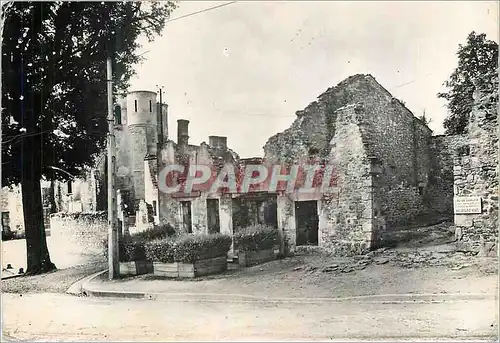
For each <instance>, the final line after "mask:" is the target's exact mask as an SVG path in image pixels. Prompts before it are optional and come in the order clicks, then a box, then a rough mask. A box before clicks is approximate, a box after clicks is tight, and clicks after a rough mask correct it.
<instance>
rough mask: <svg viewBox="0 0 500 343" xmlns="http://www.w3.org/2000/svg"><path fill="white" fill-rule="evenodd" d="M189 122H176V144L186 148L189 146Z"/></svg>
mask: <svg viewBox="0 0 500 343" xmlns="http://www.w3.org/2000/svg"><path fill="white" fill-rule="evenodd" d="M188 127H189V120H186V119H179V120H177V144H178V145H180V146H184V147H187V146H188V144H189V128H188Z"/></svg>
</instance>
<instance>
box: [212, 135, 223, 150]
mask: <svg viewBox="0 0 500 343" xmlns="http://www.w3.org/2000/svg"><path fill="white" fill-rule="evenodd" d="M208 145H210V147H211V148H215V149H221V150H226V149H227V137H222V136H209V137H208Z"/></svg>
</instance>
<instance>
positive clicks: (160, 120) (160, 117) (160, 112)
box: [156, 85, 163, 154]
mask: <svg viewBox="0 0 500 343" xmlns="http://www.w3.org/2000/svg"><path fill="white" fill-rule="evenodd" d="M156 87H157V88H159V89H160V106H158V125H159V130H158V154H160V153H161V148H162V147H163V99H162V96H163V86H158V85H156Z"/></svg>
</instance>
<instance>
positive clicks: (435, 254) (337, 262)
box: [294, 247, 493, 275]
mask: <svg viewBox="0 0 500 343" xmlns="http://www.w3.org/2000/svg"><path fill="white" fill-rule="evenodd" d="M325 262H326V261H323V264H321V265H319V264H318V265H307V266H299V267H296V268H295V269H294V270H295V271H299V270H303V271H304V272H305V273H306V274H314V273H330V274H333V275H339V274H344V273H351V272H354V271H357V270H363V269H365V268H367V267H368V266H370V265H388V266H397V267H401V268H423V267H424V268H425V267H438V266H442V267H445V268H450V269H452V270H458V269H462V268H467V267H470V266H472V265H474V264H476V262H477V258H476V257H475V256H473V255H472V254H470V253H462V252H457V251H455V250H454V249H451V248H447V247H444V248H442V249H441V250H439V249H429V250H424V249H418V250H417V249H412V250H409V249H388V248H382V249H378V250H375V251H371V252H370V253H368V254H366V255H359V256H354V257H352V258H344V259H332V260H331V261H330V262H331V263H325ZM492 263H493V262H492Z"/></svg>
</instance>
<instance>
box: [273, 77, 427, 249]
mask: <svg viewBox="0 0 500 343" xmlns="http://www.w3.org/2000/svg"><path fill="white" fill-rule="evenodd" d="M296 114H297V118H296V119H295V121H294V122H293V123H292V125H291V126H290V128H289V129H287V130H285V131H284V132H282V133H279V134H277V135H275V136H273V137H271V138H270V139H269V140H268V142H267V143H266V145H265V147H264V151H265V160H267V161H270V162H276V161H285V162H295V163H297V162H299V163H300V162H301V161H303V160H304V159H305V158H307V157H309V156H310V155H312V154H314V153H318V154H319V156H320V157H321V158H323V159H327V160H329V163H331V164H333V165H334V167H335V168H336V173H338V174H339V176H340V178H339V179H338V190H339V192H338V194H337V198H336V199H334V200H332V199H331V197H330V196H326V197H324V199H320V203H319V208H320V209H321V211H320V212H321V213H319V218H320V231H321V233H320V240H319V242H320V243H319V244H320V245H324V247H327V246H329V250H353V251H361V250H363V249H366V248H368V247H370V246H373V245H374V243H375V242H376V241H377V240H378V237H379V235H380V232H381V231H384V230H387V229H394V228H397V227H400V226H402V225H406V224H408V223H409V222H411V221H414V220H415V219H416V218H418V217H421V216H422V215H426V214H427V213H428V212H429V210H430V209H431V208H432V205H429V204H427V203H426V199H425V194H426V190H427V189H428V188H429V185H428V184H429V175H430V174H431V166H430V165H431V163H430V160H431V152H430V146H429V143H430V141H431V136H432V131H431V130H430V129H429V128H428V127H427V126H426V124H425V123H423V122H422V121H421V120H419V119H417V118H416V117H415V116H414V115H413V113H411V111H409V110H408V109H407V108H406V107H405V106H404V104H403V103H402V102H401V101H399V100H397V99H395V98H394V97H393V96H392V95H391V94H390V93H389V92H388V91H387V90H386V89H385V88H384V87H382V86H381V85H380V84H379V83H377V81H376V80H375V79H374V78H373V77H372V76H371V75H354V76H352V77H349V78H348V79H346V80H344V81H342V82H340V83H339V84H338V85H337V86H335V87H333V88H330V89H328V90H327V91H326V92H325V93H323V94H321V95H320V96H319V97H318V100H317V101H315V102H313V103H311V104H310V105H309V106H307V107H306V108H305V109H304V110H303V111H298V112H297V113H296ZM374 168H375V169H376V172H375V171H374ZM292 200H295V199H292ZM284 204H285V200H282V205H283V206H282V207H283V208H285V206H284ZM289 215H290V213H288V212H287V211H284V212H283V213H282V214H281V218H282V221H281V224H282V225H284V224H283V223H284V222H286V221H287V220H288V219H287V216H289ZM284 230H285V237H286V235H287V233H288V235H289V236H290V237H291V236H293V233H292V231H293V230H294V227H292V226H290V227H289V228H284ZM292 241H293V239H292ZM291 244H292V245H293V242H292V243H291Z"/></svg>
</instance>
